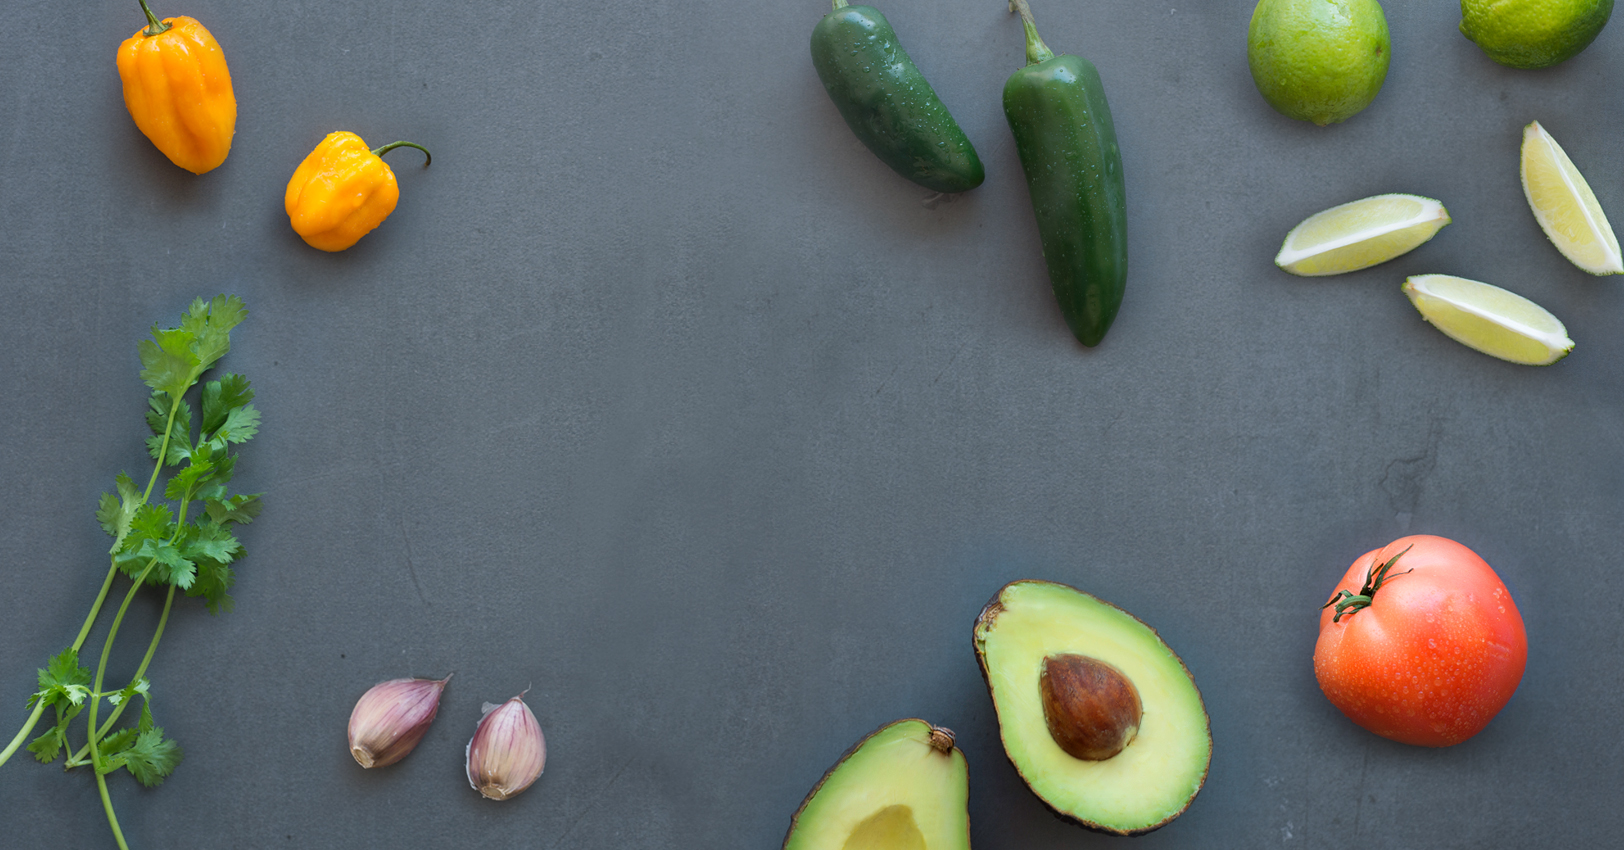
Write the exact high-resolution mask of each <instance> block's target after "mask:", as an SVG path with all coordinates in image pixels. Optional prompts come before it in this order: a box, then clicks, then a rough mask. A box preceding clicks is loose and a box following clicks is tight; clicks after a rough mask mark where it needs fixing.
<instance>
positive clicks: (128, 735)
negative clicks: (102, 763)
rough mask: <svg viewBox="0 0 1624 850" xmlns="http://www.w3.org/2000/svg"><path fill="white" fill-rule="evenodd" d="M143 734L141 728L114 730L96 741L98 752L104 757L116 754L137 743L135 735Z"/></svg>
mask: <svg viewBox="0 0 1624 850" xmlns="http://www.w3.org/2000/svg"><path fill="white" fill-rule="evenodd" d="M139 734H141V731H140V730H139V729H133V728H128V727H126V728H124V729H120V730H118V731H116V732H113V733H111V734H109V735H107V736H106V737H104V738H102V739H101V740H100V741H97V742H96V752H97V754H99V755H100V756H101V757H102V758H103V759H106V758H108V757H109V756H116V755H118V754H119V753H122V752H124V751H125V750H127V749H129V748H130V745H131V744H134V743H135V737H136V736H137V735H139Z"/></svg>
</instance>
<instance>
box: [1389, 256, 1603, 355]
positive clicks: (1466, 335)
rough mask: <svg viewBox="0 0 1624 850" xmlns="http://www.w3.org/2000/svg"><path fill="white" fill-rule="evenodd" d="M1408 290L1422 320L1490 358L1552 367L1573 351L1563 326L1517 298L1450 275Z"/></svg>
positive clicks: (1414, 279)
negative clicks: (1551, 365)
mask: <svg viewBox="0 0 1624 850" xmlns="http://www.w3.org/2000/svg"><path fill="white" fill-rule="evenodd" d="M1403 290H1404V294H1405V295H1406V296H1408V297H1409V299H1410V303H1411V304H1413V305H1415V309H1416V310H1417V311H1419V312H1420V313H1421V318H1423V319H1425V320H1427V322H1429V323H1430V324H1431V325H1432V326H1433V327H1435V328H1437V329H1438V330H1440V331H1443V333H1444V334H1445V335H1446V336H1448V337H1449V338H1450V339H1453V340H1455V341H1456V342H1458V343H1460V344H1462V345H1465V346H1467V347H1468V348H1472V349H1475V350H1477V351H1481V352H1483V353H1484V354H1487V355H1489V356H1491V357H1498V358H1500V359H1501V360H1506V361H1509V362H1512V363H1520V364H1523V365H1526V366H1549V365H1550V364H1552V363H1555V362H1556V361H1558V360H1561V359H1562V358H1564V357H1566V356H1568V353H1569V352H1571V351H1572V350H1573V340H1572V339H1570V338H1569V337H1568V330H1567V327H1566V326H1564V325H1563V324H1562V322H1561V320H1560V319H1558V318H1556V317H1555V316H1553V315H1551V313H1550V311H1548V310H1546V309H1545V308H1544V307H1541V306H1539V305H1538V304H1535V303H1534V302H1532V301H1530V300H1528V299H1527V298H1524V297H1522V296H1521V295H1518V294H1516V293H1515V292H1511V291H1508V290H1505V289H1501V288H1500V287H1498V286H1494V285H1492V284H1488V283H1483V282H1482V281H1476V280H1468V279H1466V278H1463V277H1455V276H1454V275H1446V274H1423V275H1413V276H1411V277H1409V278H1407V279H1406V280H1405V281H1404V286H1403Z"/></svg>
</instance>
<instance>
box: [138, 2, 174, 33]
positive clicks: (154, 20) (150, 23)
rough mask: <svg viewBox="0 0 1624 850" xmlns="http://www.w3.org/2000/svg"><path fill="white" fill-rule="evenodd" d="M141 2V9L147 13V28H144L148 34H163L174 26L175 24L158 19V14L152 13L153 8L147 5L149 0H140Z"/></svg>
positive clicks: (144, 31)
mask: <svg viewBox="0 0 1624 850" xmlns="http://www.w3.org/2000/svg"><path fill="white" fill-rule="evenodd" d="M140 3H141V11H143V12H146V13H147V28H146V29H144V30H142V32H143V33H146V34H147V36H149V37H150V36H154V35H163V34H164V33H165V32H168V31H169V28H170V27H172V26H174V24H167V23H164V22H163V21H160V20H158V16H157V15H154V14H152V8H151V7H149V6H148V5H147V0H140Z"/></svg>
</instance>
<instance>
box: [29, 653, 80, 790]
mask: <svg viewBox="0 0 1624 850" xmlns="http://www.w3.org/2000/svg"><path fill="white" fill-rule="evenodd" d="M89 684H90V671H89V670H87V669H85V668H83V667H80V666H79V653H78V652H76V651H75V650H74V649H73V647H68V648H67V649H64V650H62V652H60V653H58V654H57V656H56V657H55V658H52V659H51V660H50V661H49V662H48V663H47V664H46V665H45V669H43V670H41V671H39V691H38V692H36V693H34V694H33V695H32V696H30V697H29V698H28V705H30V706H32V705H34V704H35V703H36V702H38V703H43V704H45V705H48V706H51V707H52V708H54V709H55V710H56V724H55V725H54V726H53V727H52V728H51V730H50V731H48V732H46V733H45V734H43V735H41V736H39V737H38V738H35V739H34V740H33V741H31V742H29V744H28V751H29V752H31V753H33V754H34V758H36V759H39V760H40V762H42V763H45V764H50V763H51V762H53V761H56V757H57V756H58V755H59V754H61V752H62V748H63V747H64V746H66V745H67V741H68V724H69V723H71V722H73V718H74V717H76V716H78V714H79V711H80V709H82V708H83V707H84V703H85V699H86V698H87V697H89V696H90V688H88V687H86V686H87V685H89Z"/></svg>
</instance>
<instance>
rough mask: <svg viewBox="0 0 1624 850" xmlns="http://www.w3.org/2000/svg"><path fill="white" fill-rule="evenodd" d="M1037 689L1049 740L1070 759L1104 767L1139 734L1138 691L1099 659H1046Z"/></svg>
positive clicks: (1065, 656)
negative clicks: (1097, 763)
mask: <svg viewBox="0 0 1624 850" xmlns="http://www.w3.org/2000/svg"><path fill="white" fill-rule="evenodd" d="M1038 687H1039V688H1040V689H1041V690H1042V694H1043V719H1044V720H1045V721H1046V722H1047V723H1048V726H1049V736H1050V737H1052V738H1054V742H1055V743H1056V744H1058V745H1059V746H1060V749H1061V750H1064V751H1065V753H1066V754H1067V755H1069V756H1071V757H1072V758H1076V759H1081V760H1083V761H1105V760H1106V759H1108V758H1111V757H1112V756H1114V755H1116V754H1117V753H1120V752H1122V750H1123V749H1124V748H1125V747H1127V746H1128V743H1129V742H1131V741H1132V740H1133V738H1134V736H1135V735H1137V734H1139V721H1140V719H1141V718H1142V717H1143V715H1144V706H1143V704H1142V703H1141V702H1140V701H1139V691H1137V690H1135V689H1134V686H1133V683H1132V682H1130V681H1128V678H1127V677H1126V676H1124V675H1122V671H1120V670H1118V669H1117V668H1116V667H1114V666H1112V665H1110V664H1108V663H1106V662H1104V661H1101V660H1099V659H1098V658H1091V657H1089V656H1086V655H1077V654H1073V653H1065V654H1059V655H1050V656H1047V657H1045V658H1044V659H1043V672H1042V673H1041V674H1040V675H1039V676H1038Z"/></svg>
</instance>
